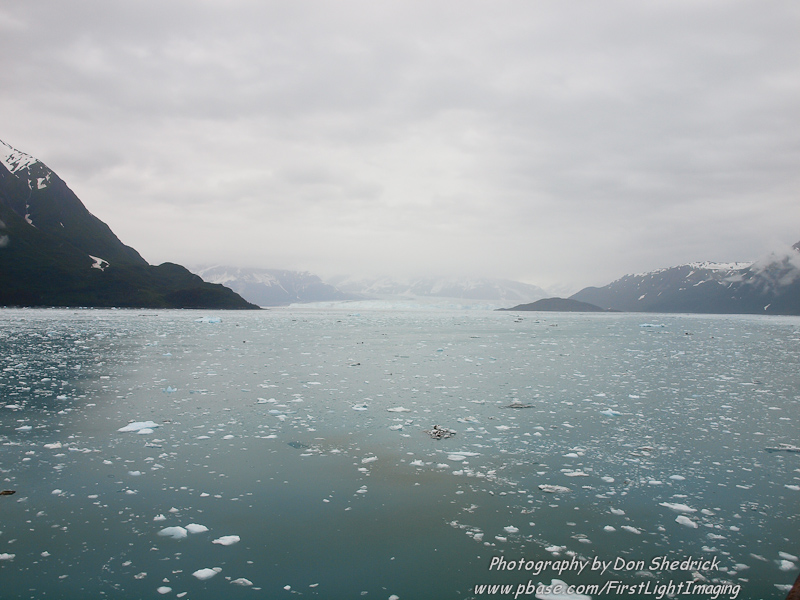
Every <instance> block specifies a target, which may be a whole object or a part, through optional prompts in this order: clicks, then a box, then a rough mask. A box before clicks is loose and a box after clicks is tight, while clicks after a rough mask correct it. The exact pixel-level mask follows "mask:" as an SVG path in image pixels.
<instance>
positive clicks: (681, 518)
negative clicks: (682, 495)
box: [675, 515, 697, 529]
mask: <svg viewBox="0 0 800 600" xmlns="http://www.w3.org/2000/svg"><path fill="white" fill-rule="evenodd" d="M675 522H676V523H679V524H680V525H683V526H684V527H691V528H692V529H697V523H695V522H694V521H692V520H691V519H690V518H689V517H687V516H686V515H678V516H677V517H676V518H675Z"/></svg>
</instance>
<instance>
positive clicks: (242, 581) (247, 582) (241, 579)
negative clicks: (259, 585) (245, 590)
mask: <svg viewBox="0 0 800 600" xmlns="http://www.w3.org/2000/svg"><path fill="white" fill-rule="evenodd" d="M231 583H232V584H233V585H241V586H244V587H249V586H251V585H253V582H252V581H250V580H249V579H245V578H244V577H239V579H234V580H233V581H231Z"/></svg>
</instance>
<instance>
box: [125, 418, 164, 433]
mask: <svg viewBox="0 0 800 600" xmlns="http://www.w3.org/2000/svg"><path fill="white" fill-rule="evenodd" d="M156 427H158V423H155V422H153V421H136V422H134V423H128V424H127V425H125V426H124V427H120V428H119V429H117V431H121V432H123V433H125V432H129V431H135V432H137V433H144V431H143V430H147V432H148V433H152V432H153V429H154V428H156Z"/></svg>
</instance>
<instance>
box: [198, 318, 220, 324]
mask: <svg viewBox="0 0 800 600" xmlns="http://www.w3.org/2000/svg"><path fill="white" fill-rule="evenodd" d="M194 322H195V323H222V319H220V318H219V317H200V318H199V319H195V320H194Z"/></svg>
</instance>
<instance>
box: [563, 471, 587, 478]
mask: <svg viewBox="0 0 800 600" xmlns="http://www.w3.org/2000/svg"><path fill="white" fill-rule="evenodd" d="M564 475H565V476H567V477H588V476H589V474H588V473H584V472H583V471H580V470H578V471H564Z"/></svg>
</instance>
